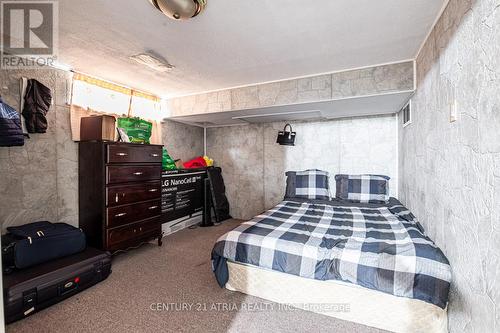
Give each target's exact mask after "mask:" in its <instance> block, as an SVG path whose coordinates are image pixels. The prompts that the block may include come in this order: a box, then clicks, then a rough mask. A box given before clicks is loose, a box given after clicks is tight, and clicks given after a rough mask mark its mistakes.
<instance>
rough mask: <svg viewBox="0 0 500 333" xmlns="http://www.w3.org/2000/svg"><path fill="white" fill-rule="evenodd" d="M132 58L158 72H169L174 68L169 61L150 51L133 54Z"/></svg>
mask: <svg viewBox="0 0 500 333" xmlns="http://www.w3.org/2000/svg"><path fill="white" fill-rule="evenodd" d="M130 59H132V60H134V61H135V62H137V63H139V64H141V65H144V66H147V67H149V68H151V69H153V70H155V71H157V72H162V73H164V72H168V71H170V70H172V68H174V66H173V65H171V64H169V63H168V62H167V61H165V60H162V59H159V58H158V57H155V56H153V55H151V54H149V53H140V54H136V55H133V56H130Z"/></svg>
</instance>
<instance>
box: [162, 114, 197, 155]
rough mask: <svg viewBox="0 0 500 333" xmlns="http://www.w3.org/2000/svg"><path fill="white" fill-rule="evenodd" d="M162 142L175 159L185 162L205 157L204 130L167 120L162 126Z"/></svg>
mask: <svg viewBox="0 0 500 333" xmlns="http://www.w3.org/2000/svg"><path fill="white" fill-rule="evenodd" d="M161 135H162V142H163V145H164V146H165V148H166V149H167V151H168V153H169V155H170V156H171V157H172V158H173V159H181V160H183V161H184V162H186V161H188V160H190V159H192V158H194V157H197V156H200V155H203V128H201V127H196V126H190V125H185V124H181V123H178V122H174V121H171V120H165V121H164V122H162V125H161Z"/></svg>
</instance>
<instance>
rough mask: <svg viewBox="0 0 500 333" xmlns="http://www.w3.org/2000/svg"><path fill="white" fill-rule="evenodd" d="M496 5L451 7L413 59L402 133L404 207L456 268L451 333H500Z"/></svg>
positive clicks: (499, 24) (499, 18)
mask: <svg viewBox="0 0 500 333" xmlns="http://www.w3.org/2000/svg"><path fill="white" fill-rule="evenodd" d="M499 6H500V2H499V1H498V0H477V1H470V0H469V1H461V0H460V1H458V0H451V1H450V3H449V5H448V7H447V9H446V10H445V12H444V14H443V16H442V17H441V19H440V20H439V22H438V24H437V25H436V27H435V29H434V30H433V32H432V34H431V35H430V37H429V39H428V40H427V42H426V44H425V46H424V48H423V50H422V52H421V53H420V55H419V56H418V59H417V92H416V95H415V96H414V98H413V99H412V105H413V112H412V117H413V119H412V124H411V125H409V126H408V127H406V128H402V127H401V125H400V128H399V159H400V160H399V168H400V183H399V184H400V191H399V192H400V193H399V194H400V198H401V200H402V201H403V203H404V204H405V205H406V206H408V207H409V208H410V209H411V210H412V211H413V212H414V213H415V215H416V216H417V217H418V218H419V219H420V220H421V222H422V224H423V225H424V227H425V229H426V231H427V232H428V234H429V236H430V237H431V238H432V239H434V240H435V241H436V243H437V245H438V246H440V247H441V248H442V250H443V252H444V253H445V254H446V255H447V257H448V258H449V260H450V263H451V267H452V269H453V282H452V288H451V294H450V305H449V328H450V331H451V332H498V331H499V330H500V308H499V306H500V289H499V288H498V285H497V282H498V278H499V277H500V265H499V264H500V204H499V203H500V7H499ZM455 101H456V107H457V110H458V120H457V121H456V122H452V123H450V120H449V119H450V106H451V105H453V104H454V103H455Z"/></svg>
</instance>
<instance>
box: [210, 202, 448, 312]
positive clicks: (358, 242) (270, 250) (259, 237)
mask: <svg viewBox="0 0 500 333" xmlns="http://www.w3.org/2000/svg"><path fill="white" fill-rule="evenodd" d="M227 260H230V261H235V262H240V263H244V264H250V265H254V266H258V267H261V268H264V269H271V270H276V271H280V272H284V273H289V274H294V275H297V276H301V277H305V278H310V279H317V280H342V281H346V282H350V283H354V284H357V285H360V286H363V287H366V288H370V289H375V290H379V291H382V292H385V293H390V294H393V295H396V296H402V297H409V298H414V299H419V300H423V301H426V302H429V303H432V304H435V305H437V306H439V307H441V308H445V307H446V304H447V301H448V290H449V286H450V280H451V269H450V266H449V263H448V260H447V259H446V257H445V256H444V254H443V253H442V252H441V250H440V249H439V248H438V247H437V246H436V245H435V244H434V243H433V242H432V241H431V240H430V239H429V238H428V237H427V236H426V235H425V234H424V232H423V229H422V228H421V226H420V224H419V223H418V222H417V221H416V219H415V217H414V216H413V214H411V213H410V212H409V211H408V209H406V208H405V207H404V206H402V205H401V203H400V202H399V201H397V200H396V199H394V198H392V199H391V200H390V201H389V203H388V204H384V205H381V204H380V205H374V204H360V203H357V204H352V203H348V202H346V201H337V202H335V201H332V202H326V201H321V202H318V201H310V200H309V201H307V200H304V201H295V200H288V201H283V202H282V203H280V204H279V205H278V206H276V207H274V208H273V209H271V210H269V211H267V212H265V213H263V214H262V215H258V216H256V217H255V218H253V219H252V220H250V221H248V222H244V223H242V224H241V225H240V226H238V227H237V228H236V229H234V230H232V231H230V232H228V233H226V234H225V235H223V236H222V237H220V238H219V239H218V240H217V242H216V244H215V245H214V248H213V251H212V265H213V270H214V272H215V275H216V278H217V281H218V283H219V285H220V286H221V287H223V286H224V285H225V284H226V282H227V279H228V271H227Z"/></svg>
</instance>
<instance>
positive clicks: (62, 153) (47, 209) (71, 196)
mask: <svg viewBox="0 0 500 333" xmlns="http://www.w3.org/2000/svg"><path fill="white" fill-rule="evenodd" d="M22 76H24V77H27V78H34V79H37V80H39V81H40V82H42V83H43V84H45V85H47V86H48V87H49V88H51V90H52V95H53V99H54V100H53V105H52V106H51V107H50V111H49V112H48V114H47V119H48V124H49V126H48V130H47V133H45V134H31V135H30V136H31V138H30V139H27V140H26V142H25V145H24V146H22V147H8V148H7V147H0V170H1V172H2V177H0V188H1V189H2V190H1V191H0V221H1V223H2V230H4V229H5V227H7V226H9V225H17V224H23V223H27V222H32V221H35V220H42V219H47V220H50V221H65V222H68V223H71V224H73V225H77V224H78V220H77V215H78V192H77V189H78V184H77V181H76V179H77V172H78V163H77V159H78V153H77V148H78V147H77V145H76V143H74V142H72V141H71V135H70V127H69V107H68V106H67V105H66V101H67V92H68V85H69V84H70V82H71V77H70V74H69V73H67V72H64V71H60V70H56V69H37V70H1V71H0V89H1V90H0V92H1V94H2V97H3V99H4V101H5V102H7V103H8V104H9V105H11V106H12V107H14V108H16V109H17V110H19V108H20V93H19V79H20V78H21V77H22Z"/></svg>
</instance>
